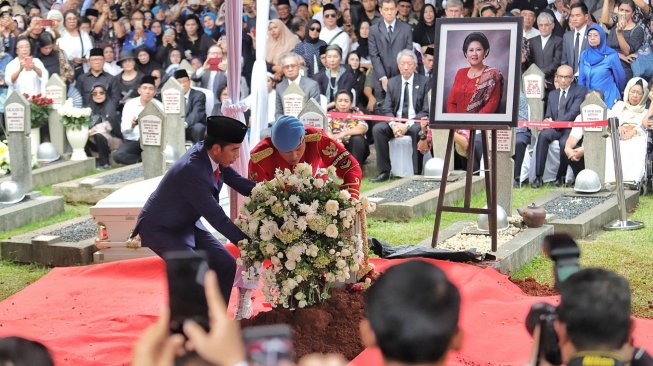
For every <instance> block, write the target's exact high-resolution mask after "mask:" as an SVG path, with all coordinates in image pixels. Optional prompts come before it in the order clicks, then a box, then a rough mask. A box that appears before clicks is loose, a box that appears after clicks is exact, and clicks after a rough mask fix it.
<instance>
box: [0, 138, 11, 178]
mask: <svg viewBox="0 0 653 366" xmlns="http://www.w3.org/2000/svg"><path fill="white" fill-rule="evenodd" d="M5 174H9V146H7V141H0V176H2V175H5Z"/></svg>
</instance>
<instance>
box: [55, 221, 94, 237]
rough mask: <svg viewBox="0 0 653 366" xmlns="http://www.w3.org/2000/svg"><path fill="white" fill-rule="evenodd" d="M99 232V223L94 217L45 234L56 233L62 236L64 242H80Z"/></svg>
mask: <svg viewBox="0 0 653 366" xmlns="http://www.w3.org/2000/svg"><path fill="white" fill-rule="evenodd" d="M96 234H97V225H96V224H95V221H94V220H93V219H88V220H86V221H82V222H80V223H77V224H74V225H70V226H66V227H64V228H61V229H58V230H55V231H51V232H49V233H47V234H45V235H56V236H59V237H61V240H62V241H64V242H70V243H75V242H80V241H84V240H86V239H90V238H93V237H95V236H96Z"/></svg>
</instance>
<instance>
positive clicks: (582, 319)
mask: <svg viewBox="0 0 653 366" xmlns="http://www.w3.org/2000/svg"><path fill="white" fill-rule="evenodd" d="M558 288H559V289H560V305H559V306H558V307H557V308H554V307H553V306H551V305H548V304H542V303H540V304H536V305H535V306H534V307H533V309H532V310H531V314H529V318H530V317H531V315H533V313H534V312H536V311H538V310H539V311H541V313H540V314H539V315H538V316H539V318H540V320H541V323H540V324H539V328H538V327H536V330H535V332H534V334H535V335H536V336H535V338H536V341H537V340H538V339H537V338H539V339H540V341H539V342H537V343H539V344H538V346H537V348H539V349H535V350H534V352H533V354H536V353H537V354H538V358H540V359H537V360H534V361H533V360H532V361H531V362H530V363H529V364H534V365H544V364H560V363H561V362H562V363H564V364H566V365H568V366H577V365H578V366H579V365H586V366H592V365H614V366H622V365H632V366H642V365H649V366H650V365H651V364H653V363H652V362H653V360H652V359H651V358H650V356H649V355H648V354H647V353H646V352H645V351H643V350H642V349H635V348H633V346H632V338H631V335H632V330H633V321H632V319H631V304H630V287H629V285H628V281H627V280H626V279H625V278H623V277H621V276H620V275H618V274H616V273H614V272H611V271H608V270H605V269H600V268H588V269H583V270H580V271H578V272H576V273H574V274H572V275H571V276H569V278H567V279H566V280H565V281H564V282H561V283H560V285H559V287H558ZM543 307H544V308H546V309H545V310H543V311H542V308H543ZM536 308H539V309H537V310H536ZM531 320H532V319H531ZM528 322H529V319H527V323H528ZM540 329H541V334H540ZM556 339H557V342H556ZM541 340H544V342H542V341H541ZM556 343H557V344H556ZM556 346H559V350H558V349H555V348H556ZM539 355H546V356H542V357H540V356H539ZM551 356H553V357H551ZM542 358H544V359H545V360H544V359H542ZM556 358H557V359H558V360H557V361H556V360H555V359H556Z"/></svg>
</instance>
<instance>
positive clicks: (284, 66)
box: [283, 64, 299, 70]
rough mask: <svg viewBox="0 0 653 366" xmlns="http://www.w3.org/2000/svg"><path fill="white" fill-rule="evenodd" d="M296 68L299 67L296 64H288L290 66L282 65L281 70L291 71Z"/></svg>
mask: <svg viewBox="0 0 653 366" xmlns="http://www.w3.org/2000/svg"><path fill="white" fill-rule="evenodd" d="M298 66H299V65H298V64H290V65H283V68H284V69H286V70H292V69H294V68H296V67H298Z"/></svg>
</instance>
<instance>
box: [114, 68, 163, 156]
mask: <svg viewBox="0 0 653 366" xmlns="http://www.w3.org/2000/svg"><path fill="white" fill-rule="evenodd" d="M138 94H139V95H140V96H138V97H136V98H132V99H130V100H128V101H127V103H125V107H124V108H123V110H122V121H121V122H120V130H121V131H122V136H123V144H122V145H120V147H119V148H118V150H116V151H115V152H114V153H113V160H114V161H115V162H116V163H118V164H125V165H129V164H136V163H138V162H139V161H141V152H142V150H141V143H140V141H139V140H140V129H139V128H138V115H139V114H141V112H142V111H143V109H145V106H146V105H147V104H148V103H149V102H152V103H154V104H156V105H157V106H158V107H159V108H161V110H163V104H161V102H159V101H158V100H156V99H154V95H156V86H155V80H154V77H152V76H150V75H145V76H143V78H142V79H141V83H140V86H139V87H138Z"/></svg>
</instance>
